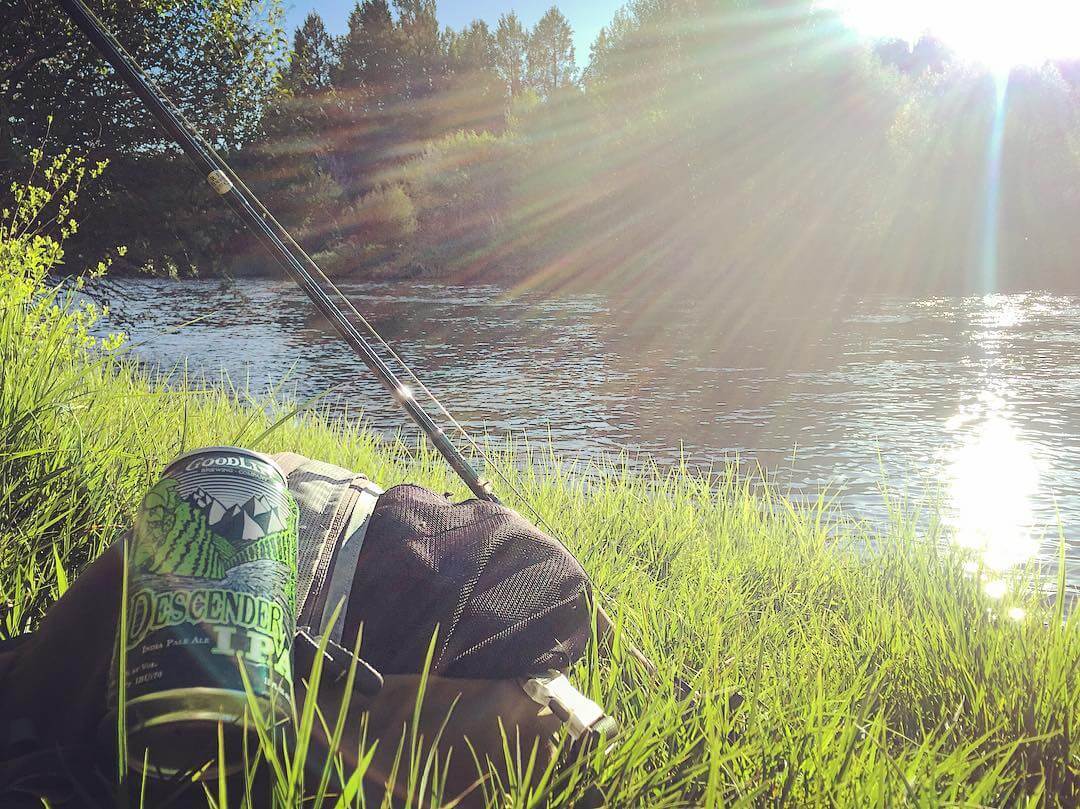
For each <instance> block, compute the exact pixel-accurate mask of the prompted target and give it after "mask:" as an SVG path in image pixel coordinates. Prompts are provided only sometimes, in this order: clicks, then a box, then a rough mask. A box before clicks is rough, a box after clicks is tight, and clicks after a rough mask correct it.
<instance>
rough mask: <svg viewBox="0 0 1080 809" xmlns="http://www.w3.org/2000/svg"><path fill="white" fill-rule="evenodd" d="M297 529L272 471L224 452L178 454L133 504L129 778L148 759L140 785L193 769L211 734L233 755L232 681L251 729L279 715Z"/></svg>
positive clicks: (264, 462)
mask: <svg viewBox="0 0 1080 809" xmlns="http://www.w3.org/2000/svg"><path fill="white" fill-rule="evenodd" d="M298 523H299V510H298V508H297V505H296V501H295V500H294V499H293V497H292V495H291V494H290V492H289V490H288V487H287V485H286V482H285V476H284V474H282V472H281V469H280V468H279V467H278V466H277V464H276V463H274V461H273V460H271V459H270V458H268V457H266V456H264V455H261V454H259V453H255V452H251V451H250V450H246V449H239V448H236V447H208V448H206V449H200V450H196V451H194V452H190V453H187V454H186V455H182V456H180V457H179V458H177V459H176V460H174V461H173V462H172V463H170V464H169V465H168V466H167V467H166V469H165V471H164V472H163V473H162V477H161V479H160V480H159V481H158V482H157V483H156V484H154V486H153V487H152V488H151V489H150V490H149V491H148V492H147V493H146V495H145V496H144V497H143V500H142V503H141V505H140V506H139V511H138V514H137V516H136V518H135V526H134V530H133V531H132V535H131V547H130V548H129V550H128V585H127V616H126V635H125V637H124V639H123V643H124V644H125V648H126V672H125V700H126V716H127V738H128V759H129V762H130V763H131V764H132V765H133V766H135V767H136V768H141V767H142V762H143V757H144V755H147V756H148V759H149V762H150V767H149V774H150V775H160V776H162V777H173V776H175V775H176V774H178V773H184V772H187V771H190V770H193V769H198V768H201V767H202V766H204V765H205V764H206V763H207V762H213V760H214V759H216V758H217V751H218V739H217V732H218V731H217V727H218V724H219V723H221V724H223V725H224V726H225V733H226V754H227V755H228V751H229V749H230V746H231V748H232V750H233V751H235V754H236V755H237V756H238V754H239V752H240V741H241V736H242V733H243V724H244V721H245V712H247V713H248V714H250V702H249V692H248V690H247V689H246V688H245V684H244V676H243V675H246V679H247V681H248V688H249V689H250V695H251V696H252V697H254V704H255V705H256V706H257V708H258V711H259V713H260V714H261V721H264V722H267V723H275V722H277V721H279V720H282V719H286V718H287V717H289V716H290V715H291V713H292V644H293V636H294V633H295V622H296V543H297V527H298ZM241 669H243V675H242V674H241ZM253 722H254V718H253V717H251V716H250V715H249V716H248V718H247V723H248V727H251V726H252V725H253ZM214 764H216V762H213V764H212V766H213V765H214Z"/></svg>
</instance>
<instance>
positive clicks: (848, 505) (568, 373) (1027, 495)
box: [103, 279, 1080, 592]
mask: <svg viewBox="0 0 1080 809" xmlns="http://www.w3.org/2000/svg"><path fill="white" fill-rule="evenodd" d="M344 289H345V290H346V292H347V293H348V294H349V296H350V298H351V299H352V300H353V301H354V302H355V304H356V305H357V306H358V308H360V310H361V311H363V312H365V313H366V314H367V315H368V316H369V318H370V319H371V321H372V322H373V323H374V324H375V325H376V327H377V328H378V329H379V330H380V331H381V332H382V333H383V335H384V336H385V337H386V339H387V340H389V342H390V343H391V344H392V345H393V346H394V347H395V348H396V349H397V350H398V352H399V353H400V354H401V356H402V357H403V358H405V359H406V361H408V362H410V364H411V365H413V367H414V369H415V370H416V371H417V372H418V374H419V375H420V377H421V378H422V379H423V380H424V381H425V382H426V383H427V384H428V386H429V387H430V388H431V389H432V390H434V391H435V392H437V393H438V394H439V395H440V397H441V398H442V400H443V401H444V403H445V404H446V405H447V406H448V407H449V409H450V410H451V412H453V413H454V414H455V415H456V416H457V417H458V418H459V419H460V420H461V421H462V422H463V423H465V424H466V425H468V426H471V427H473V428H475V429H476V430H478V431H480V430H486V431H487V432H488V433H492V434H497V435H503V434H505V433H506V432H507V431H512V432H513V433H515V434H516V435H518V436H519V437H520V435H521V434H522V433H527V435H528V436H529V438H530V439H531V440H533V441H538V442H546V441H547V440H550V441H551V442H552V443H553V444H554V446H555V448H556V449H557V450H558V451H559V452H560V453H562V454H563V455H564V456H567V457H578V458H591V457H595V456H597V455H600V454H613V453H620V452H624V451H626V452H629V453H630V454H631V455H632V456H633V457H635V458H637V459H639V460H640V459H644V458H649V459H652V460H655V461H657V462H659V463H661V464H668V463H673V462H677V461H679V460H680V459H682V460H684V461H686V462H688V463H690V464H693V465H700V466H708V465H710V464H719V463H722V462H724V461H728V460H738V461H740V462H741V463H743V464H751V465H754V466H760V467H761V468H762V469H764V470H766V471H767V472H768V474H769V476H770V477H772V478H773V479H774V480H776V481H777V482H778V483H779V484H780V485H781V487H782V488H783V489H784V490H785V491H787V492H789V493H790V494H791V495H792V496H794V497H814V496H816V495H817V494H818V493H819V492H821V491H822V490H826V491H828V492H831V493H833V494H835V497H836V499H837V500H838V501H839V502H840V503H841V504H842V505H843V507H844V509H845V511H846V512H847V513H848V514H851V515H854V516H857V517H862V518H866V519H868V520H870V521H871V522H874V523H880V522H882V521H884V520H885V519H886V518H887V517H886V514H887V509H886V506H885V499H884V497H883V493H882V489H883V487H887V488H888V491H889V495H890V497H892V498H898V497H906V498H907V499H908V501H909V502H910V503H912V504H923V505H927V506H929V507H931V508H937V507H940V509H941V513H942V515H943V517H944V519H945V521H946V522H947V524H948V526H949V531H950V533H951V535H953V536H954V537H955V541H956V542H959V543H961V544H964V545H967V546H971V547H975V548H978V549H980V552H981V554H982V558H983V559H984V560H985V562H986V565H987V566H988V567H989V568H991V569H1000V570H1004V569H1008V568H1009V567H1011V566H1013V565H1016V564H1019V563H1022V562H1024V561H1026V560H1028V559H1031V558H1036V559H1042V560H1044V561H1046V562H1047V563H1049V564H1052V565H1054V566H1055V569H1056V563H1057V556H1058V551H1059V547H1060V537H1061V536H1062V535H1064V537H1065V542H1066V549H1067V556H1068V576H1069V580H1070V584H1071V589H1073V590H1075V589H1076V588H1077V587H1078V585H1080V299H1078V298H1073V297H1061V296H1054V295H1048V294H1020V295H993V296H986V297H964V298H961V297H954V298H928V299H921V300H913V299H910V298H908V299H902V298H869V297H864V298H856V297H852V298H847V299H843V300H839V301H830V302H829V303H828V304H825V305H822V304H814V305H813V306H806V307H805V308H802V309H800V308H799V307H798V306H792V305H785V306H776V307H773V306H768V305H762V306H758V307H757V308H755V309H754V310H752V311H750V310H747V309H745V308H744V309H739V308H737V307H734V306H733V307H730V308H725V307H722V306H719V307H718V306H717V305H716V304H715V303H713V302H709V301H704V300H698V301H690V302H687V301H685V300H682V301H678V302H673V301H664V300H661V299H657V298H655V297H649V296H640V295H639V296H633V295H626V296H622V297H613V296H607V295H603V294H568V295H561V296H555V297H553V296H550V295H548V296H540V295H537V294H530V293H524V294H511V293H508V292H506V291H505V290H500V289H497V288H494V287H469V288H462V287H451V286H440V285H434V284H422V283H408V284H405V283H399V284H349V285H346V286H345V287H344ZM103 294H104V295H105V296H106V297H107V298H108V299H109V301H108V302H109V303H110V304H111V305H112V307H113V309H114V311H113V314H112V315H111V316H110V318H111V319H110V322H109V323H107V324H106V327H107V328H123V329H126V330H127V331H128V332H129V334H130V335H131V337H132V339H133V340H134V341H136V342H137V343H138V344H139V345H138V348H137V349H136V350H137V352H138V354H139V355H140V357H142V358H143V359H144V360H146V361H148V362H150V363H153V364H156V365H158V366H159V367H163V368H166V369H167V368H172V367H175V366H178V365H181V364H184V363H186V365H187V368H188V370H189V372H190V371H196V372H199V371H201V372H203V373H205V374H206V375H207V376H217V375H218V373H219V372H220V371H221V370H222V369H224V370H225V371H227V372H228V374H229V375H230V376H231V377H232V379H233V380H234V381H235V382H239V383H240V384H244V383H246V384H247V385H249V386H250V388H251V389H252V390H254V391H261V390H265V389H266V388H267V387H268V386H271V385H277V384H279V383H281V382H282V381H283V380H284V382H285V384H284V389H285V390H286V391H288V392H289V393H290V395H293V396H296V397H299V398H301V399H303V398H306V397H308V396H311V395H314V394H317V393H320V392H322V391H325V390H327V389H328V388H335V390H334V393H333V394H332V396H331V397H330V399H331V401H332V402H333V403H334V404H335V406H339V407H340V406H345V405H347V406H348V407H349V408H350V409H351V410H356V409H362V410H363V411H364V414H365V416H366V417H367V418H368V419H369V420H370V421H371V423H372V424H373V425H374V426H375V427H376V428H378V429H380V430H383V431H387V432H392V431H394V430H397V429H400V428H402V427H403V416H402V415H401V414H400V412H399V411H398V410H397V409H396V407H395V406H394V404H393V403H392V402H391V400H390V399H389V397H388V396H387V394H386V393H385V391H383V389H382V388H381V387H379V385H378V384H377V383H375V382H374V381H372V380H371V379H370V377H369V375H368V374H367V373H366V371H365V370H364V369H363V368H362V366H361V365H360V364H359V361H357V360H355V359H353V357H352V356H351V354H350V353H349V352H348V350H347V349H346V348H345V347H344V346H343V344H342V343H340V342H339V341H338V340H337V338H336V337H335V336H334V334H333V333H332V332H331V330H330V328H329V326H328V324H327V323H326V322H325V321H323V320H322V319H321V318H320V317H318V316H317V315H316V314H315V313H314V312H313V310H312V307H311V306H310V305H309V304H308V303H307V302H306V301H305V300H304V299H303V298H302V297H301V295H300V293H299V292H298V291H297V290H296V289H295V288H294V287H293V286H292V285H291V284H289V283H287V282H280V281H270V280H241V281H238V282H235V283H229V284H222V283H219V282H216V281H178V282H174V281H164V280H143V279H139V280H130V279H126V280H121V281H114V282H112V284H111V286H110V287H109V289H108V290H106V291H105V292H104V293H103ZM193 319H197V320H196V322H194V323H190V324H189V325H185V326H182V327H180V328H173V327H176V326H178V325H179V324H182V323H185V322H187V321H191V320H193ZM988 587H989V589H990V590H991V592H993V591H994V589H995V588H996V587H998V585H997V584H996V583H995V582H994V581H991V582H990V583H989V585H988Z"/></svg>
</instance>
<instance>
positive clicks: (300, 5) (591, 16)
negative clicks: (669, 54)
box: [282, 0, 626, 67]
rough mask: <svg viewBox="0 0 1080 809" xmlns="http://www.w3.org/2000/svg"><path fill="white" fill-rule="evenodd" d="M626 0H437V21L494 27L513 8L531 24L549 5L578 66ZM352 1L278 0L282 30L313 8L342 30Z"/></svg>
mask: <svg viewBox="0 0 1080 809" xmlns="http://www.w3.org/2000/svg"><path fill="white" fill-rule="evenodd" d="M625 2H626V0H562V1H561V2H558V3H553V0H473V2H467V0H439V4H438V9H439V22H440V23H441V24H442V25H444V26H445V25H449V26H451V27H453V28H462V27H463V26H466V25H468V24H469V23H470V22H472V21H473V20H475V19H477V18H479V19H483V20H485V21H487V23H488V24H489V25H490V26H491V27H492V28H494V27H495V24H496V23H497V22H498V20H499V15H500V14H504V13H506V12H508V11H515V12H517V15H518V17H519V18H521V22H522V25H525V26H528V27H532V26H533V25H534V24H535V23H536V21H537V20H538V19H540V17H541V16H542V15H543V14H544V12H545V11H547V10H548V9H549V8H551V6H552V5H553V4H555V5H558V7H559V10H560V11H562V13H563V14H564V15H565V16H566V18H567V19H568V20H570V25H571V27H572V28H573V29H574V51H575V56H576V58H577V63H578V67H584V66H585V65H586V64H587V63H588V61H589V46H590V45H591V44H592V42H593V40H594V39H596V35H597V34H598V33H599V32H600V29H601V28H603V27H604V26H605V25H607V24H608V23H609V22H611V18H612V17H613V16H614V15H615V11H616V9H618V8H619V7H620V6H622V5H624V4H625ZM355 4H356V0H282V5H283V6H284V8H285V30H286V31H287V32H288V34H289V38H290V39H291V38H292V32H293V31H294V30H296V27H297V26H298V25H300V23H301V22H303V20H304V17H306V16H307V15H308V12H310V11H317V12H319V15H320V16H321V17H322V18H323V22H325V23H326V27H327V29H329V31H330V33H332V34H341V33H344V31H345V25H346V21H347V20H348V17H349V11H351V10H352V8H353V6H354V5H355Z"/></svg>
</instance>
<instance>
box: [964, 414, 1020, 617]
mask: <svg viewBox="0 0 1080 809" xmlns="http://www.w3.org/2000/svg"><path fill="white" fill-rule="evenodd" d="M980 404H982V405H983V410H984V415H983V418H982V419H981V420H979V421H978V422H977V424H975V425H974V426H970V422H971V421H972V420H973V419H972V417H971V414H961V416H957V417H954V418H953V419H950V420H949V422H948V423H947V426H948V428H950V429H953V430H955V429H957V428H959V427H965V428H966V429H965V430H964V432H965V435H964V436H963V438H962V443H961V445H960V446H959V447H958V448H957V449H956V450H955V451H954V452H953V454H952V456H951V458H950V459H949V463H948V478H947V479H948V504H949V510H950V512H951V515H950V522H951V524H952V527H953V529H954V530H955V538H956V542H957V543H958V544H960V545H961V546H962V547H965V548H970V549H972V550H974V551H976V552H977V553H978V554H979V555H980V557H981V559H982V561H983V563H984V564H985V565H986V566H987V567H989V568H991V569H993V570H1006V569H1008V568H1010V567H1013V566H1014V565H1017V564H1020V563H1021V562H1024V561H1026V560H1027V559H1029V558H1031V557H1032V556H1033V555H1034V554H1035V553H1036V552H1037V551H1038V546H1039V543H1038V541H1037V540H1036V539H1035V537H1033V536H1032V525H1033V524H1034V521H1035V520H1034V516H1035V515H1034V513H1033V508H1034V499H1035V496H1036V494H1037V493H1038V491H1039V480H1040V470H1039V463H1038V461H1037V460H1036V458H1035V455H1034V454H1033V452H1032V448H1031V446H1030V445H1029V444H1028V443H1027V442H1025V441H1024V440H1023V438H1022V437H1021V436H1020V435H1019V433H1018V432H1017V430H1016V428H1015V427H1014V426H1013V424H1012V423H1011V422H1010V421H1009V420H1008V418H1007V417H1006V416H1005V414H1004V413H1003V412H1002V403H1001V400H1000V399H999V398H998V397H995V396H993V395H992V394H986V395H984V396H983V397H981V402H980ZM965 422H968V423H967V424H965ZM1004 587H1005V585H1004V582H999V581H991V582H989V583H988V584H987V585H986V591H987V593H988V594H989V595H991V596H993V597H1000V596H1001V595H1004V592H1005V590H1004Z"/></svg>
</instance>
